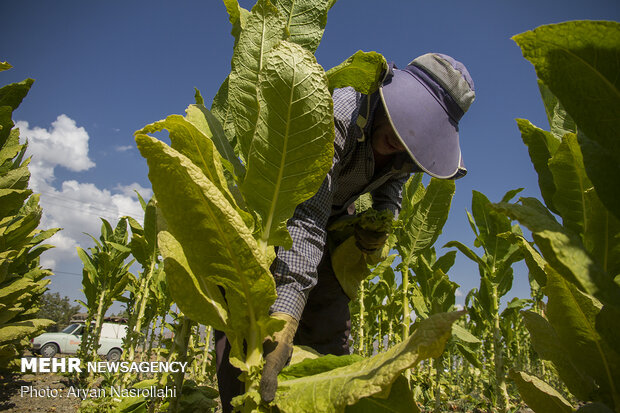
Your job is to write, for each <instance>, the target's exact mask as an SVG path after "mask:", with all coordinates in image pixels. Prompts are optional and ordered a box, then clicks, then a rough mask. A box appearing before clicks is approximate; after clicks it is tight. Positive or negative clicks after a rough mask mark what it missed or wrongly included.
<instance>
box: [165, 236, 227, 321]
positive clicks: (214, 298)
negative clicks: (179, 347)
mask: <svg viewBox="0 0 620 413" xmlns="http://www.w3.org/2000/svg"><path fill="white" fill-rule="evenodd" d="M158 244H159V248H160V250H161V253H162V255H163V256H164V265H165V268H166V277H167V279H168V288H170V292H171V294H172V296H173V297H175V300H176V302H177V304H178V306H179V308H181V310H182V311H183V314H185V315H186V316H187V317H189V318H191V319H192V320H194V321H197V322H199V323H201V324H204V325H209V326H212V327H213V328H216V329H218V330H220V331H224V330H226V329H227V328H226V322H227V321H228V309H227V306H226V302H225V300H224V296H223V295H222V293H221V292H220V290H219V288H218V286H217V285H216V284H214V282H213V280H211V279H209V277H197V276H196V274H194V272H193V271H192V270H191V268H190V266H189V263H188V262H187V257H185V253H184V252H183V247H182V246H181V244H179V242H178V241H177V240H176V239H175V238H174V237H173V236H172V234H170V233H169V232H167V231H161V232H160V233H159V236H158ZM179 297H183V299H182V300H179Z"/></svg>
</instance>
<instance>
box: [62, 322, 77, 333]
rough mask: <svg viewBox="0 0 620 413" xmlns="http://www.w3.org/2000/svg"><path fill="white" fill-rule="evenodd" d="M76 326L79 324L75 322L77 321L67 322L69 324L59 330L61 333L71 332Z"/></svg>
mask: <svg viewBox="0 0 620 413" xmlns="http://www.w3.org/2000/svg"><path fill="white" fill-rule="evenodd" d="M77 326H79V324H77V323H76V324H69V325H68V326H67V327H65V329H64V330H62V331H61V332H62V333H65V334H71V332H72V331H73V330H75V328H76V327H77Z"/></svg>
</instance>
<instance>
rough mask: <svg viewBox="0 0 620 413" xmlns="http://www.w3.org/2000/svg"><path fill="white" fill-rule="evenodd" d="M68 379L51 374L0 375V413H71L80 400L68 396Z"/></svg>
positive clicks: (75, 410) (69, 383)
mask: <svg viewBox="0 0 620 413" xmlns="http://www.w3.org/2000/svg"><path fill="white" fill-rule="evenodd" d="M70 386H71V382H70V379H69V378H68V377H64V376H61V375H58V374H53V373H40V374H20V375H6V374H2V375H0V412H15V413H26V412H33V413H35V412H36V413H44V412H45V413H47V412H55V413H74V412H77V411H78V408H79V406H80V402H81V400H80V398H79V397H72V396H67V390H68V389H69V387H70Z"/></svg>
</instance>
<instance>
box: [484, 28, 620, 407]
mask: <svg viewBox="0 0 620 413" xmlns="http://www.w3.org/2000/svg"><path fill="white" fill-rule="evenodd" d="M514 40H515V41H516V42H517V44H518V45H519V46H520V47H521V49H522V52H523V55H524V57H525V58H527V59H528V60H529V61H530V62H531V63H532V64H533V65H534V67H535V69H536V74H537V75H538V78H539V85H540V89H541V92H542V97H543V102H544V105H545V109H546V111H547V115H548V119H549V123H550V127H551V131H546V130H543V129H540V128H538V127H536V126H534V125H532V124H531V123H530V122H529V121H527V120H523V119H519V120H517V123H518V125H519V129H520V130H521V137H522V139H523V141H524V143H525V144H526V145H527V147H528V151H529V154H530V158H531V160H532V163H533V165H534V168H535V169H536V172H537V173H538V178H539V186H540V190H541V194H542V198H543V199H544V202H545V205H543V204H542V203H541V202H540V201H538V200H537V199H534V198H522V199H520V200H519V202H518V203H515V204H508V203H500V204H497V205H496V206H495V208H496V209H497V210H499V211H503V212H505V213H507V214H508V215H510V216H511V217H512V218H514V219H516V220H518V221H519V222H520V223H522V224H523V225H525V226H526V227H527V228H528V229H529V230H530V231H531V232H532V237H533V240H534V243H535V245H536V247H537V249H538V250H536V249H534V248H532V247H531V246H529V244H528V243H527V242H521V243H520V245H521V247H522V248H523V250H524V253H525V257H526V262H527V264H528V267H529V268H530V272H532V273H535V274H537V277H538V279H539V280H540V283H541V285H543V286H544V287H543V291H544V293H545V295H546V296H547V297H548V303H547V309H546V312H545V313H544V314H538V313H534V312H525V313H524V319H525V322H526V325H527V328H528V330H529V331H530V333H531V336H532V342H533V345H534V348H535V349H536V351H537V352H538V354H539V355H540V357H541V358H543V359H545V360H549V361H550V362H552V363H553V365H554V366H555V368H556V369H557V371H558V374H559V375H560V377H561V378H562V380H563V381H564V383H565V384H566V386H567V388H568V389H569V390H570V392H571V393H572V395H574V396H575V397H576V398H577V399H579V400H582V401H583V402H588V403H587V404H585V405H582V406H581V407H580V408H579V409H578V411H584V412H585V411H600V412H612V411H614V412H620V373H619V372H620V348H619V347H618V343H619V342H620V341H619V339H620V337H619V336H618V331H620V322H619V320H620V304H619V303H620V277H619V274H620V236H619V234H620V221H619V220H618V218H619V217H620V208H618V205H619V204H618V196H617V187H618V186H617V182H616V178H617V176H618V175H617V173H618V168H619V167H618V165H620V141H619V140H618V135H617V131H618V129H619V122H620V93H619V89H620V79H619V77H618V73H619V72H620V65H619V62H620V24H619V23H617V22H587V21H579V22H567V23H562V24H557V25H549V26H543V27H540V28H538V29H535V30H533V31H531V32H526V33H523V34H520V35H517V36H515V37H514ZM552 212H553V213H555V214H556V215H553V214H552ZM556 216H559V217H560V218H561V223H560V222H558V220H557V219H556ZM511 377H512V379H513V380H514V381H515V382H516V384H517V385H518V387H519V391H520V392H521V395H522V396H523V398H524V400H525V401H526V402H527V403H528V404H529V405H530V407H531V408H533V409H534V410H535V411H536V412H543V411H544V412H570V411H574V410H575V409H576V407H574V405H572V403H571V402H570V401H569V400H567V399H566V398H565V397H563V396H562V394H560V393H559V392H558V391H557V390H555V389H553V388H552V387H550V386H549V385H548V384H547V383H545V382H543V381H542V380H540V379H539V378H537V377H535V376H532V375H530V374H528V373H527V372H524V371H513V372H512V373H511Z"/></svg>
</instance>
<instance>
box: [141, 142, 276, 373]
mask: <svg viewBox="0 0 620 413" xmlns="http://www.w3.org/2000/svg"><path fill="white" fill-rule="evenodd" d="M136 142H137V143H138V148H139V149H140V152H141V154H142V155H143V156H144V157H145V158H146V159H147V163H148V165H149V179H150V180H151V183H152V184H153V192H154V193H155V195H156V197H157V201H158V204H159V206H160V208H161V210H162V213H163V215H164V217H165V219H166V222H167V224H168V232H170V234H171V235H172V236H173V237H174V239H176V241H177V242H178V244H179V245H180V247H181V248H182V252H183V255H184V256H185V258H186V259H187V266H188V267H189V269H191V272H192V273H193V274H194V279H193V280H192V283H193V284H194V285H196V284H199V285H201V288H203V287H202V285H209V284H211V285H213V284H217V285H220V286H222V287H223V288H224V289H225V291H226V301H227V303H228V310H229V311H228V323H227V325H226V329H225V331H226V333H227V334H228V335H229V336H228V338H229V340H230V342H231V346H232V350H231V351H232V353H231V356H232V357H233V358H236V359H237V360H244V359H245V357H244V356H243V354H244V352H243V342H244V340H245V341H246V342H247V344H248V348H250V349H252V350H253V351H260V349H261V348H262V339H263V338H264V337H265V336H266V335H268V334H271V333H272V332H273V329H274V327H275V325H274V324H273V323H272V322H271V321H272V319H271V318H270V317H269V308H270V306H271V305H272V304H273V302H274V301H275V298H276V293H275V284H274V281H273V277H272V276H271V274H270V272H269V268H268V263H267V262H266V259H265V257H264V256H263V255H262V253H261V251H260V250H259V249H258V245H257V244H256V241H255V240H254V238H253V237H252V234H251V232H250V230H249V229H248V228H247V227H246V226H245V224H244V222H243V219H242V218H241V216H240V215H239V214H238V212H237V211H236V210H235V209H234V208H233V206H232V205H231V204H230V203H229V202H228V201H227V200H226V198H225V197H224V196H223V195H222V193H221V192H220V191H219V190H218V189H217V187H216V186H215V185H214V184H213V183H211V181H210V180H209V179H207V178H206V177H205V176H204V174H203V173H202V171H201V170H200V169H199V168H198V167H197V166H195V165H194V164H193V163H192V162H191V161H190V160H189V159H188V158H186V157H185V156H183V155H181V154H180V153H178V152H177V151H175V150H173V149H172V148H170V147H168V146H167V145H165V144H164V143H163V142H160V141H158V140H156V139H154V138H151V137H149V136H146V135H141V134H138V135H136ZM173 247H174V249H177V250H178V246H176V245H175V246H173ZM164 248H167V249H171V248H168V247H167V246H166V247H164ZM174 249H173V252H174ZM165 258H168V257H165ZM169 259H172V260H176V261H177V262H178V263H179V264H184V263H183V262H182V256H181V255H179V254H173V255H172V256H170V258H169ZM178 273H181V274H182V271H179V272H178ZM182 275H183V274H182ZM184 279H185V280H188V279H189V277H188V276H185V277H184ZM174 291H175V290H173V292H174ZM202 293H203V294H204V295H205V296H207V297H208V296H209V295H211V296H213V294H214V293H213V291H212V290H210V291H209V292H207V291H205V290H204V289H203V290H202ZM174 298H175V301H176V302H177V304H178V305H179V307H180V308H181V309H183V308H184V307H186V306H187V307H191V306H193V305H195V304H196V303H197V300H194V298H195V296H192V297H189V296H188V295H186V294H181V295H180V296H175V297H174ZM200 310H201V309H200V308H198V309H197V308H193V307H191V308H189V311H191V312H196V311H200ZM278 325H279V324H278ZM233 363H235V364H236V365H237V366H238V367H240V368H243V369H244V370H246V371H247V370H248V369H249V368H251V367H252V366H247V365H243V364H242V363H240V362H239V361H235V360H233Z"/></svg>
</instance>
